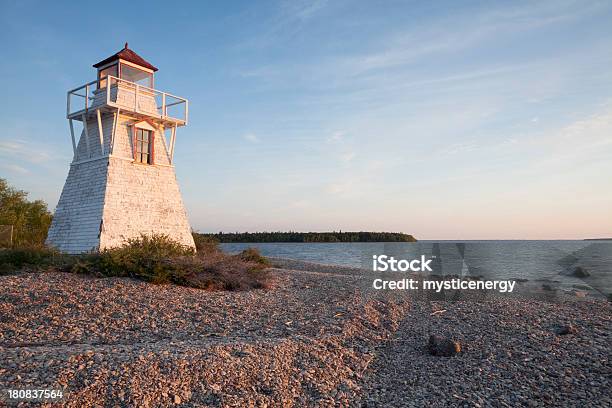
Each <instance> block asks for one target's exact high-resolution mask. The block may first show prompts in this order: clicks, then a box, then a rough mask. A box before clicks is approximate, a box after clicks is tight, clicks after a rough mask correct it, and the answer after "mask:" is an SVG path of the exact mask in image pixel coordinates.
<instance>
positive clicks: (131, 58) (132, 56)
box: [93, 43, 157, 71]
mask: <svg viewBox="0 0 612 408" xmlns="http://www.w3.org/2000/svg"><path fill="white" fill-rule="evenodd" d="M119 59H122V60H124V61H128V62H131V63H134V64H136V65H140V66H141V67H145V68H148V69H152V70H153V71H157V68H155V67H154V66H153V65H151V64H150V63H148V62H147V61H145V59H144V58H142V57H141V56H140V55H138V54H136V53H135V52H134V51H132V50H130V49H129V48H128V43H125V47H124V48H123V49H122V50H121V51H119V52H117V53H116V54H113V55H111V56H110V57H108V58H106V59H103V60H102V61H100V62H98V63H97V64H94V65H93V66H94V68H99V67H101V66H104V65H106V64H108V63H110V62H113V61H116V60H119Z"/></svg>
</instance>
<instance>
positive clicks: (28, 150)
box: [0, 140, 51, 164]
mask: <svg viewBox="0 0 612 408" xmlns="http://www.w3.org/2000/svg"><path fill="white" fill-rule="evenodd" d="M0 156H7V157H11V158H18V159H20V160H23V161H26V162H28V163H32V164H40V163H44V162H47V161H49V160H50V159H51V156H50V155H49V154H48V153H47V152H44V151H41V146H40V145H35V144H34V143H29V142H26V141H22V140H14V141H2V142H0Z"/></svg>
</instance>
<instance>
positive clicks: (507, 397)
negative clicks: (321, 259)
mask: <svg viewBox="0 0 612 408" xmlns="http://www.w3.org/2000/svg"><path fill="white" fill-rule="evenodd" d="M273 262H274V265H275V267H274V268H272V269H271V273H273V274H274V276H275V277H276V285H275V287H274V288H272V289H270V290H254V291H248V292H206V291H202V290H198V289H192V288H185V287H178V286H173V285H164V286H154V285H150V284H147V283H144V282H140V281H135V280H131V279H126V278H106V279H100V278H91V277H85V276H78V275H73V274H67V273H58V272H43V273H22V274H17V275H10V276H2V277H0V283H1V285H0V294H1V296H0V299H2V301H0V302H1V303H0V316H2V318H1V319H0V328H1V330H0V333H1V338H0V357H1V358H0V382H2V383H3V384H6V385H7V387H12V388H19V387H22V388H23V387H26V386H28V385H30V386H36V387H43V386H44V387H49V388H53V387H57V386H58V384H59V385H65V386H66V387H67V391H68V393H67V394H66V398H65V399H64V400H63V401H62V402H61V403H60V404H59V405H60V406H83V405H92V404H94V405H95V404H99V405H109V404H111V402H117V403H119V404H127V405H139V406H156V405H160V404H161V405H180V404H182V403H185V404H187V405H190V404H193V405H202V406H226V405H241V406H245V405H249V404H253V405H255V406H266V405H267V406H277V405H282V404H285V405H291V404H295V405H296V406H304V405H305V406H316V405H325V406H328V405H337V406H389V405H397V404H398V403H399V402H400V401H406V400H408V399H410V400H412V401H413V402H414V405H415V406H421V405H427V404H428V402H429V403H430V404H431V403H433V404H434V405H436V404H439V406H443V405H445V404H451V405H453V404H459V403H461V402H465V401H471V402H475V403H478V401H481V400H482V401H491V400H493V399H494V400H499V401H504V403H506V404H509V405H516V404H521V403H524V402H525V401H526V399H525V398H527V397H529V396H531V397H535V396H536V395H540V396H548V397H547V398H549V399H548V400H542V401H541V402H546V403H552V404H561V403H580V402H585V401H589V399H588V398H591V399H590V401H595V400H598V401H602V402H606V401H608V402H611V401H610V397H609V396H608V395H607V394H606V390H607V389H609V387H610V385H611V384H610V378H609V376H606V375H605V373H606V372H607V373H608V374H609V369H610V367H609V365H608V364H609V363H608V362H609V361H610V351H609V345H608V343H607V342H608V339H609V336H610V334H611V333H610V327H611V326H612V325H611V321H610V315H611V314H610V304H609V302H607V301H602V300H596V299H586V300H585V299H577V298H573V297H569V296H568V297H564V298H563V302H557V303H554V302H547V301H544V300H537V299H525V298H522V297H517V298H509V297H507V298H504V297H500V296H492V297H488V298H487V299H486V300H483V301H468V300H465V301H449V300H443V299H442V300H435V299H431V300H427V301H420V300H418V299H416V298H411V297H410V296H407V295H406V294H403V293H396V292H398V291H391V292H375V293H369V292H367V291H365V290H363V288H364V282H363V276H359V274H358V272H359V270H355V269H354V268H345V267H333V266H329V265H317V264H312V263H302V262H299V261H291V260H277V259H274V260H273ZM400 292H401V291H400ZM570 323H571V324H574V325H576V327H577V328H578V333H577V334H573V335H568V336H559V335H558V334H556V333H555V332H554V327H555V326H556V325H558V324H570ZM431 333H434V334H440V335H449V336H452V337H453V338H456V339H457V340H459V341H460V342H461V343H462V345H463V351H462V353H461V354H460V355H458V356H455V357H450V358H447V357H436V356H431V355H429V354H428V353H427V351H426V349H425V344H426V342H427V337H428V335H429V334H431ZM479 369H481V370H484V371H479ZM568 369H569V370H570V371H571V373H570V374H568V375H566V373H567V370H568ZM479 373H480V374H479ZM482 373H489V374H488V377H487V375H485V377H482V375H483V374H482ZM540 377H542V378H543V379H544V380H546V381H543V380H542V379H541V378H540ZM566 377H567V379H566ZM520 384H523V385H524V387H526V388H522V386H521V385H520ZM591 384H595V385H591ZM536 386H537V387H536ZM565 386H567V387H570V386H571V389H570V388H568V389H567V390H565V389H564V388H563V387H565ZM525 389H527V391H525ZM470 390H471V391H470ZM468 391H469V392H468ZM457 396H458V397H460V398H456V397H457ZM542 398H543V397H542ZM606 398H607V400H606ZM43 406H50V405H44V404H43ZM54 406H56V405H54Z"/></svg>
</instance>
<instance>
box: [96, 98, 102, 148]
mask: <svg viewBox="0 0 612 408" xmlns="http://www.w3.org/2000/svg"><path fill="white" fill-rule="evenodd" d="M96 116H97V117H98V136H100V153H101V155H102V156H104V132H103V129H102V114H101V113H100V109H96Z"/></svg>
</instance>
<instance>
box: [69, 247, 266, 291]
mask: <svg viewBox="0 0 612 408" xmlns="http://www.w3.org/2000/svg"><path fill="white" fill-rule="evenodd" d="M254 259H255V258H253V259H243V258H240V257H237V256H230V255H227V254H224V253H222V252H221V251H211V252H209V253H198V256H194V252H193V250H192V249H191V248H189V247H186V246H183V245H181V244H179V243H177V242H174V241H172V240H171V239H170V238H169V237H167V236H164V235H153V236H150V237H149V236H144V235H143V236H141V237H140V238H138V239H133V240H129V241H128V242H127V243H126V244H125V245H123V246H121V247H118V248H111V249H107V250H104V251H102V252H100V253H99V254H90V255H87V256H84V257H82V258H81V259H80V260H79V261H77V262H76V263H75V264H74V266H73V267H72V271H73V272H76V273H87V274H93V275H96V276H104V277H111V276H118V277H130V278H135V279H140V280H143V281H146V282H151V283H154V284H165V283H174V284H177V285H182V286H189V287H195V288H200V289H207V290H242V289H250V288H265V287H268V286H269V284H270V275H269V273H268V272H267V271H266V270H265V266H264V265H265V264H263V263H262V262H261V260H260V261H255V260H254Z"/></svg>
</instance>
